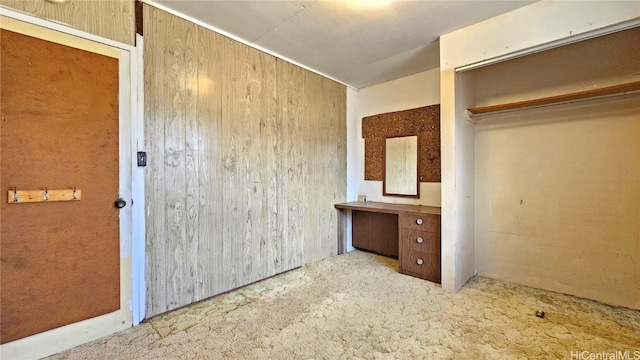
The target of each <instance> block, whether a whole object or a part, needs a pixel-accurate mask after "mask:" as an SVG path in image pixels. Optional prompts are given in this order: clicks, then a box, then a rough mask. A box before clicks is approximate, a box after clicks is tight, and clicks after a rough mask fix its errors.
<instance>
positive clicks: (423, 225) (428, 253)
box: [335, 201, 440, 283]
mask: <svg viewBox="0 0 640 360" xmlns="http://www.w3.org/2000/svg"><path fill="white" fill-rule="evenodd" d="M335 207H336V209H339V210H340V211H339V212H338V213H339V214H338V217H339V218H338V224H343V223H346V216H345V212H346V210H351V214H352V244H353V246H354V247H355V248H359V249H365V250H369V251H374V252H376V253H379V254H383V255H391V256H397V257H398V260H399V262H400V272H401V273H403V274H407V275H411V276H416V277H419V278H423V279H427V280H431V281H434V282H438V283H439V282H440V208H439V207H433V206H420V205H407V204H390V203H381V202H372V201H367V202H363V201H353V202H347V203H340V204H335ZM338 237H339V239H338V241H339V245H338V248H339V249H342V252H343V251H344V248H345V245H344V244H345V243H346V236H345V234H343V233H342V232H340V233H339V234H338ZM339 252H340V251H339Z"/></svg>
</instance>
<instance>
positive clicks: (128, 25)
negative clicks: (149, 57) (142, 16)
mask: <svg viewBox="0 0 640 360" xmlns="http://www.w3.org/2000/svg"><path fill="white" fill-rule="evenodd" d="M134 4H135V3H134V1H132V0H100V1H95V0H69V1H67V2H66V3H63V4H55V3H51V2H48V1H44V0H42V1H25V0H0V5H2V6H6V7H8V8H12V9H15V10H19V11H23V12H26V13H28V14H31V15H33V16H36V17H38V18H41V19H47V20H54V21H58V22H61V23H64V24H66V25H68V26H71V27H73V28H76V29H79V30H82V31H86V32H88V33H91V34H95V35H99V36H102V37H105V38H107V39H111V40H115V41H119V42H121V43H125V44H129V45H135V9H134V7H135V6H134Z"/></svg>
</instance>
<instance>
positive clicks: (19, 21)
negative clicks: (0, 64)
mask: <svg viewBox="0 0 640 360" xmlns="http://www.w3.org/2000/svg"><path fill="white" fill-rule="evenodd" d="M0 17H2V22H1V23H0V25H1V26H0V27H2V28H3V29H9V30H12V31H17V32H20V33H26V35H29V36H36V37H39V38H44V39H46V40H50V41H55V42H57V43H62V44H64V45H67V46H71V47H77V48H81V49H84V50H88V51H92V52H98V53H104V54H105V55H107V56H112V57H116V58H118V60H119V61H118V64H119V73H120V75H119V77H120V79H119V84H120V85H119V103H120V105H119V171H120V179H119V193H120V197H122V198H123V199H125V200H126V201H127V206H126V207H124V208H122V209H121V210H120V215H119V216H120V309H119V310H117V311H115V312H112V313H109V314H105V315H101V316H98V317H95V318H91V319H87V320H83V321H79V322H77V323H73V324H69V325H65V326H62V327H59V328H56V329H52V330H49V331H46V332H43V333H39V334H35V335H32V336H29V337H26V338H23V339H19V340H16V341H12V342H10V343H6V344H2V345H0V358H8V359H13V358H19V359H27V358H41V357H45V356H48V355H51V354H55V353H58V352H60V351H63V350H66V349H70V348H72V347H75V346H78V345H80V344H83V343H86V342H89V341H92V340H95V339H98V338H100V337H103V336H106V335H109V334H112V333H115V332H118V331H121V330H124V329H126V328H129V327H131V326H133V325H137V324H138V323H140V321H142V319H144V316H145V313H144V312H145V301H146V299H145V279H144V275H145V271H144V269H145V265H144V263H145V224H144V220H145V218H144V208H145V201H144V168H142V167H138V166H137V163H134V159H136V156H134V152H137V151H140V150H141V149H142V148H143V146H144V128H143V121H142V120H143V115H142V114H143V113H142V107H141V104H143V98H142V96H143V91H142V89H143V82H142V79H143V78H142V75H141V74H142V73H143V72H142V68H141V66H142V64H143V62H142V48H141V47H135V46H131V45H127V44H123V43H119V42H116V41H113V40H110V39H106V38H103V37H100V36H97V35H93V34H89V33H86V32H83V31H80V30H77V29H73V28H70V27H67V26H65V25H62V24H59V23H54V22H51V21H47V20H42V19H38V18H35V17H33V16H30V15H27V14H23V13H20V12H16V11H13V10H10V9H7V8H3V7H0ZM34 30H36V31H37V32H38V35H34V33H33V31H34ZM52 37H53V38H52ZM139 38H140V39H141V37H139ZM139 44H140V43H139ZM109 54H111V55H109ZM114 54H115V56H114ZM134 205H135V206H134Z"/></svg>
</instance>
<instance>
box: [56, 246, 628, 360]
mask: <svg viewBox="0 0 640 360" xmlns="http://www.w3.org/2000/svg"><path fill="white" fill-rule="evenodd" d="M397 271H398V262H397V260H394V259H389V258H385V257H382V256H377V255H373V254H369V253H365V252H361V251H355V252H351V253H348V254H346V255H341V256H337V257H334V258H331V259H328V260H325V261H322V262H319V263H316V264H313V265H309V266H306V267H303V268H300V269H297V270H294V271H291V272H288V273H285V274H282V275H279V276H276V277H273V278H270V279H267V280H265V281H262V282H259V283H257V284H254V285H250V286H248V287H245V288H243V289H240V290H237V291H234V292H231V293H228V294H225V295H222V296H218V297H215V298H213V299H210V300H208V301H205V302H202V303H199V304H196V305H194V306H192V307H189V308H185V309H181V310H178V311H175V312H173V313H170V314H168V315H166V316H162V317H158V318H154V319H152V320H151V321H149V322H147V323H144V324H141V325H139V326H136V327H134V328H131V329H129V330H127V331H123V332H120V333H118V334H115V335H112V336H109V337H106V338H103V339H100V340H97V341H94V342H92V343H89V344H86V345H83V346H80V347H77V348H75V349H71V350H69V351H66V352H63V353H60V354H58V355H56V356H53V357H51V358H52V359H578V357H572V354H573V355H575V356H582V357H580V359H583V358H585V357H584V356H590V355H589V354H596V355H597V354H602V353H603V352H607V353H609V352H618V351H621V352H625V351H629V353H628V355H630V356H631V359H633V356H634V353H635V352H636V351H637V354H638V356H639V358H640V312H638V311H634V310H630V309H625V308H617V307H611V306H607V305H603V304H600V303H597V302H594V301H590V300H584V299H579V298H575V297H572V296H567V295H561V294H556V293H551V292H547V291H542V290H536V289H531V288H527V287H524V286H519V285H514V284H509V283H504V282H500V281H495V280H490V279H486V278H480V277H476V278H474V279H472V280H471V281H470V282H469V283H468V284H467V285H466V286H465V287H464V288H463V289H462V290H461V291H460V292H459V293H457V294H449V293H446V292H444V291H443V290H442V289H441V288H440V286H438V285H436V284H434V283H431V282H428V281H424V280H420V279H416V278H412V277H409V276H405V275H401V274H399V273H398V272H397ZM536 310H543V311H544V312H545V313H546V316H545V318H544V319H540V318H537V317H535V315H534V313H535V311H536ZM600 356H602V355H600ZM601 358H602V357H601Z"/></svg>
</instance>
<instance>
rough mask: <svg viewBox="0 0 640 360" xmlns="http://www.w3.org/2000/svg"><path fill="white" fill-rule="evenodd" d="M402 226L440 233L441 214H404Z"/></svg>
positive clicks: (401, 218)
mask: <svg viewBox="0 0 640 360" xmlns="http://www.w3.org/2000/svg"><path fill="white" fill-rule="evenodd" d="M400 228H402V229H412V230H420V231H428V232H432V233H438V234H440V216H439V215H431V214H412V213H409V214H402V215H400Z"/></svg>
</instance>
